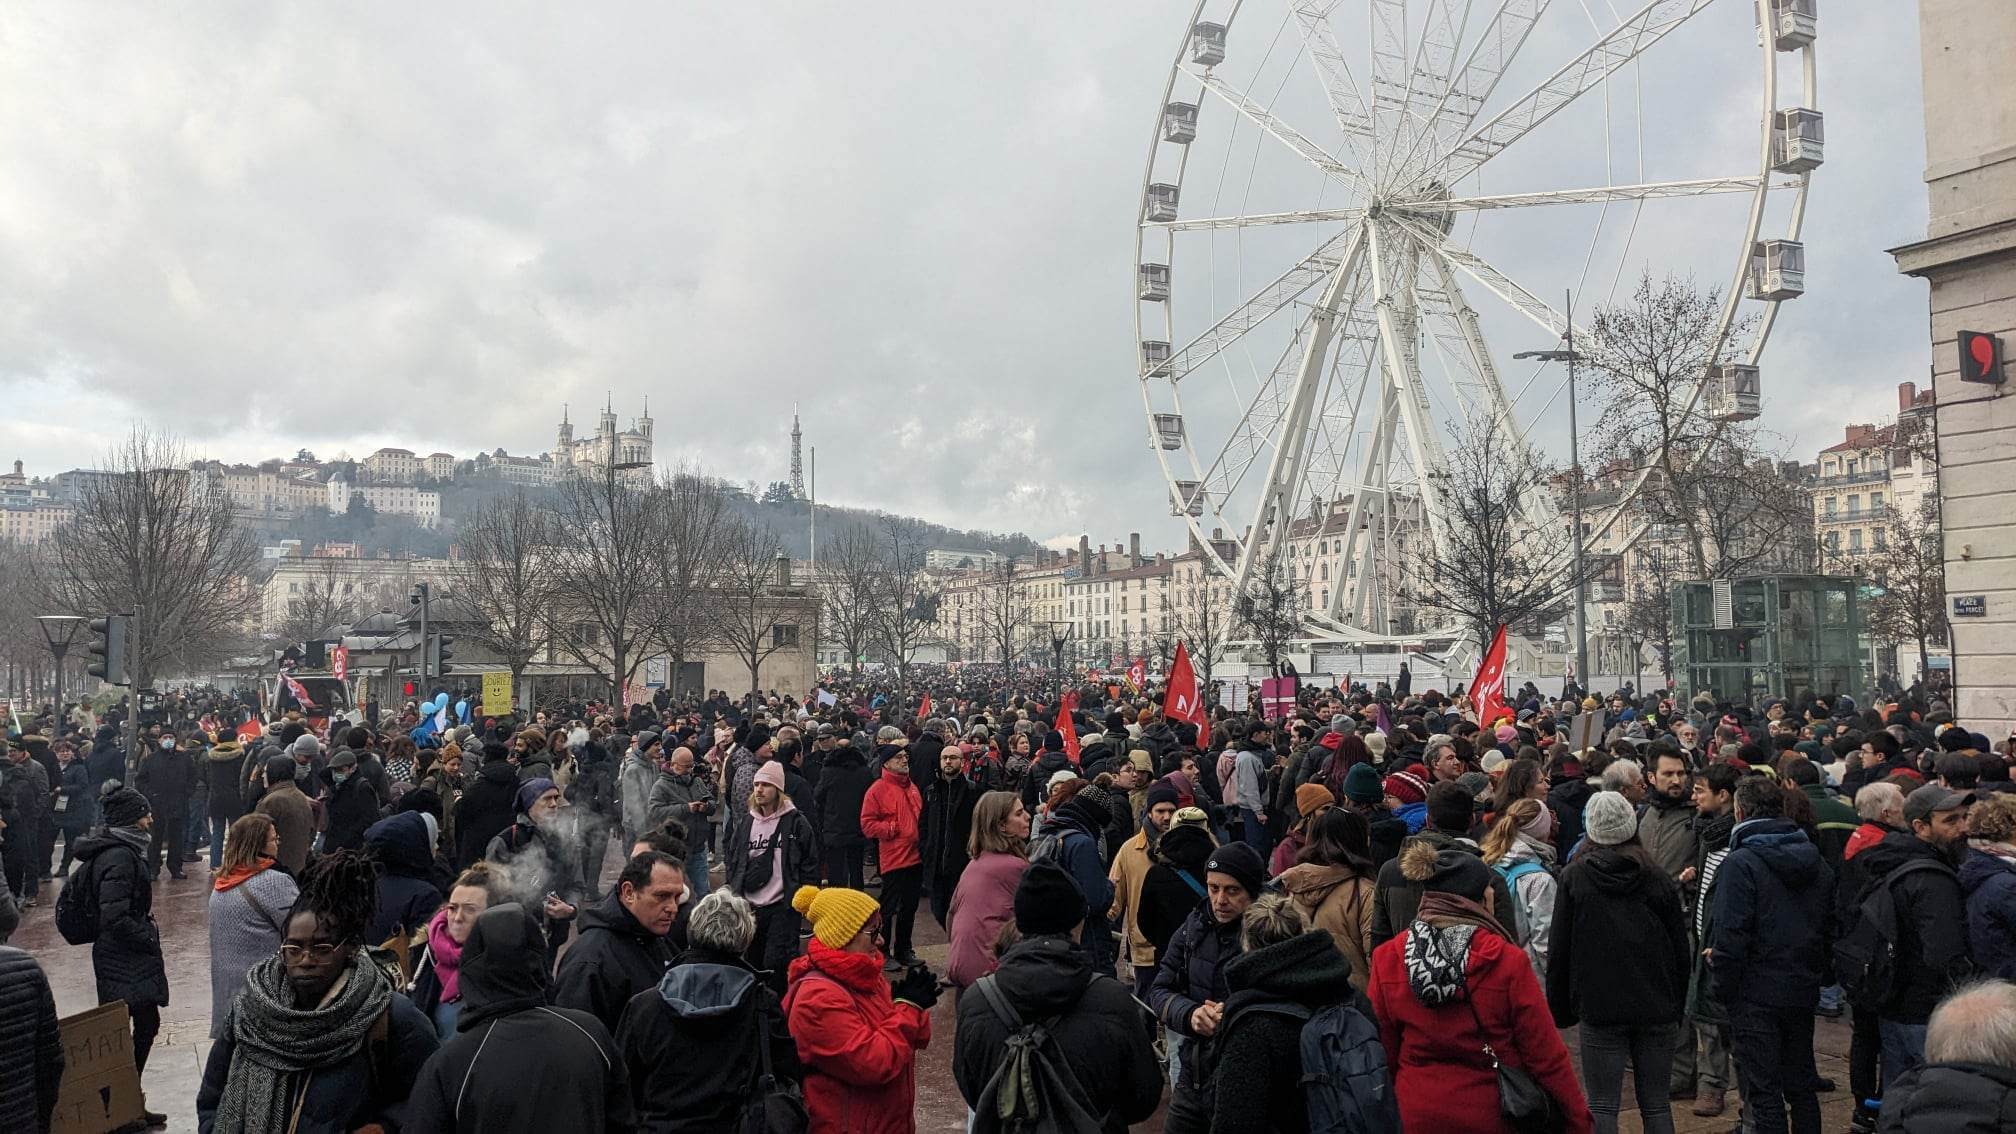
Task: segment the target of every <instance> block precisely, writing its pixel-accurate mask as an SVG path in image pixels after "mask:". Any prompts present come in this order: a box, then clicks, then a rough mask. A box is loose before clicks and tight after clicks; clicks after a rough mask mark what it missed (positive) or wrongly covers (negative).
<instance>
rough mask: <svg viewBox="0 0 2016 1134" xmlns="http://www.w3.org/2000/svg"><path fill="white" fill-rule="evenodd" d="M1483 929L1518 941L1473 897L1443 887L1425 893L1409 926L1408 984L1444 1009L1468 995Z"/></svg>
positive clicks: (1416, 994) (1433, 1005) (1424, 999)
mask: <svg viewBox="0 0 2016 1134" xmlns="http://www.w3.org/2000/svg"><path fill="white" fill-rule="evenodd" d="M1480 929H1483V930H1488V931H1490V932H1492V933H1495V934H1497V935H1498V936H1499V937H1501V938H1503V939H1504V940H1506V941H1510V940H1512V935H1511V934H1509V933H1507V932H1505V927H1504V926H1502V925H1500V924H1499V923H1498V919H1497V918H1494V917H1492V916H1491V915H1490V914H1489V913H1487V912H1485V909H1484V907H1483V906H1482V905H1479V904H1478V903H1476V902H1473V901H1471V900H1470V899H1468V898H1463V897H1458V896H1457V895H1455V894H1448V893H1443V892H1441V891H1439V890H1431V891H1429V892H1428V893H1425V894H1423V895H1421V905H1420V907H1419V908H1418V909H1417V910H1416V911H1415V914H1414V923H1413V924H1412V925H1410V926H1408V927H1407V946H1406V952H1405V953H1404V954H1403V956H1404V958H1405V961H1406V966H1407V985H1408V987H1409V988H1411V989H1413V991H1414V997H1415V999H1417V1000H1419V1001H1420V1002H1421V1003H1422V1004H1424V1005H1426V1006H1428V1007H1430V1008H1440V1007H1442V1006H1443V1005H1445V1004H1454V1003H1456V1002H1457V1001H1459V1000H1462V999H1464V998H1465V997H1466V996H1467V995H1468V991H1467V989H1466V988H1465V985H1466V982H1467V979H1468V978H1467V973H1466V972H1465V970H1466V969H1467V968H1468V967H1469V963H1470V942H1471V940H1472V938H1473V937H1474V936H1475V935H1476V933H1477V931H1478V930H1480Z"/></svg>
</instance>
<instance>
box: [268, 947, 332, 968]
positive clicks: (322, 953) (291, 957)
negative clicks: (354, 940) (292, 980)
mask: <svg viewBox="0 0 2016 1134" xmlns="http://www.w3.org/2000/svg"><path fill="white" fill-rule="evenodd" d="M342 947H343V946H342V945H340V944H338V945H330V944H326V943H324V944H316V945H282V946H280V959H281V960H283V961H285V962H287V963H288V964H290V965H298V964H300V963H301V962H302V961H308V960H312V961H314V962H316V963H317V964H320V963H322V962H324V961H328V960H331V959H333V958H334V957H335V956H336V951H337V950H338V949H341V948H342Z"/></svg>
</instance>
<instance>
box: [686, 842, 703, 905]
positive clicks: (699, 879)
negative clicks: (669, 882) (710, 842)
mask: <svg viewBox="0 0 2016 1134" xmlns="http://www.w3.org/2000/svg"><path fill="white" fill-rule="evenodd" d="M686 888H687V889H688V890H691V891H692V892H693V903H694V904H695V905H698V904H699V902H700V899H702V898H704V897H706V896H707V889H708V882H707V847H706V845H705V844H704V843H703V844H702V845H701V846H700V847H699V848H698V849H697V850H692V851H688V852H687V853H686Z"/></svg>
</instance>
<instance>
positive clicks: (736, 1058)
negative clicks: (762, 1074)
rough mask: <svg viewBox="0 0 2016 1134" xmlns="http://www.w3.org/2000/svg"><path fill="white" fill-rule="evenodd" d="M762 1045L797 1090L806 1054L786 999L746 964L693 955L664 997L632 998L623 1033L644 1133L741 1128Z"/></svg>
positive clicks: (675, 969) (703, 952)
mask: <svg viewBox="0 0 2016 1134" xmlns="http://www.w3.org/2000/svg"><path fill="white" fill-rule="evenodd" d="M759 1044H768V1045H769V1046H770V1069H771V1072H772V1073H773V1074H775V1075H777V1076H778V1077H779V1078H781V1079H784V1080H786V1081H789V1082H797V1081H798V1079H799V1078H800V1075H801V1072H800V1069H799V1066H798V1045H797V1042H796V1041H794V1040H793V1039H792V1038H791V1032H790V1030H789V1029H788V1028H786V1027H785V1024H784V1010H783V1007H782V1006H781V1005H780V1004H779V1003H778V1000H777V994H776V993H775V992H774V991H772V990H771V988H770V986H769V985H768V984H766V983H764V982H763V981H762V980H759V979H758V978H757V975H756V972H755V970H753V969H751V968H750V967H749V965H748V963H747V962H745V961H744V960H743V959H742V958H740V957H737V956H733V955H730V954H726V953H716V952H714V951H712V950H710V949H693V950H690V951H688V952H687V953H686V954H685V955H684V956H682V957H680V958H679V960H678V961H677V962H675V963H674V964H673V966H672V967H671V968H670V969H668V970H666V972H665V976H664V978H663V979H662V980H660V981H659V982H658V987H657V988H654V989H649V990H646V991H644V992H640V993H638V994H637V995H636V996H633V997H631V998H630V1003H629V1005H628V1006H627V1007H625V1008H624V1009H623V1019H622V1022H621V1023H620V1024H619V1025H618V1027H617V1029H616V1046H617V1048H618V1049H619V1050H620V1051H621V1052H622V1054H623V1062H624V1065H625V1067H626V1068H627V1070H628V1073H629V1076H630V1095H631V1098H632V1099H633V1100H634V1101H635V1102H636V1109H637V1129H638V1130H639V1131H641V1132H647V1134H711V1132H712V1131H716V1130H731V1129H734V1128H735V1126H736V1120H737V1118H738V1117H739V1116H740V1114H741V1112H742V1106H743V1104H744V1102H745V1100H747V1099H748V1097H749V1086H750V1083H751V1081H752V1080H753V1079H754V1077H755V1075H756V1074H757V1072H758V1069H759V1067H760V1064H761V1052H760V1050H759V1048H758V1045H759Z"/></svg>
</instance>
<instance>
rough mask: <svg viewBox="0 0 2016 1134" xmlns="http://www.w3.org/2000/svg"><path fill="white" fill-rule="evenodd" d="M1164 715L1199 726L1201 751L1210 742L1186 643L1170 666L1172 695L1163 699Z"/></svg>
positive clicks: (1202, 699)
mask: <svg viewBox="0 0 2016 1134" xmlns="http://www.w3.org/2000/svg"><path fill="white" fill-rule="evenodd" d="M1162 715H1163V716H1165V717H1169V718H1172V719H1174V720H1179V721H1189V722H1190V723H1191V724H1194V725H1196V726H1197V747H1198V749H1199V750H1200V751H1201V750H1202V749H1203V747H1204V745H1205V744H1207V743H1209V742H1210V739H1211V723H1210V718H1208V717H1206V716H1205V715H1204V698H1203V696H1202V695H1201V694H1200V693H1199V692H1198V691H1197V671H1196V670H1194V669H1192V668H1191V667H1190V648H1189V646H1188V645H1187V644H1186V643H1183V642H1178V643H1176V660H1175V661H1173V662H1170V663H1169V692H1168V693H1167V694H1165V695H1164V696H1163V698H1162Z"/></svg>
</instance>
